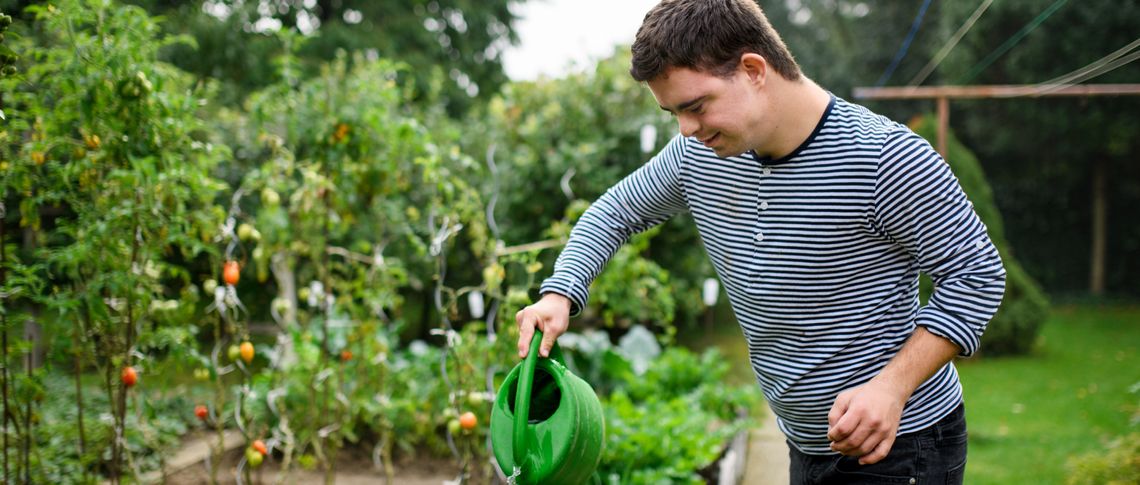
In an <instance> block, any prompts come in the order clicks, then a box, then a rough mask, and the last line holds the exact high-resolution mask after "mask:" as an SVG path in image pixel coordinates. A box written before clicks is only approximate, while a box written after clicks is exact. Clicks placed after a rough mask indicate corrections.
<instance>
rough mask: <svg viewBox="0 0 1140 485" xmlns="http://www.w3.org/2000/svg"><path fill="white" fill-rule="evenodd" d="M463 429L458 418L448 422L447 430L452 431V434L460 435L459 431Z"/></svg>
mask: <svg viewBox="0 0 1140 485" xmlns="http://www.w3.org/2000/svg"><path fill="white" fill-rule="evenodd" d="M462 430H463V429H462V428H461V427H460V426H459V420H458V419H452V420H450V421H448V422H447V431H448V432H450V433H451V435H452V436H459V432H460V431H462Z"/></svg>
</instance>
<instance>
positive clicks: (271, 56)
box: [137, 0, 525, 114]
mask: <svg viewBox="0 0 1140 485" xmlns="http://www.w3.org/2000/svg"><path fill="white" fill-rule="evenodd" d="M521 1H525V0H485V1H479V2H476V1H472V0H414V1H379V2H378V1H367V0H319V1H316V2H295V1H287V0H265V1H260V2H245V1H240V0H219V1H195V2H174V1H168V0H138V1H137V3H139V4H141V5H144V6H146V7H147V8H148V9H149V10H150V11H151V12H152V13H155V14H162V15H166V16H169V17H172V18H176V19H178V21H177V22H167V23H166V24H165V25H166V26H167V28H168V29H171V30H172V31H174V32H176V33H183V34H189V35H191V36H192V37H193V38H195V39H196V40H197V42H198V47H197V48H196V49H191V48H188V47H179V48H176V49H172V50H170V51H168V56H169V59H170V60H171V61H172V62H174V63H175V64H176V65H178V66H179V67H182V68H183V69H186V70H188V71H190V72H193V73H195V74H198V75H199V76H202V77H210V78H217V79H221V80H224V81H227V82H230V83H232V84H233V86H234V88H235V92H234V93H233V97H234V99H240V98H242V97H244V95H245V94H246V93H249V92H252V91H253V90H256V89H258V88H261V87H265V86H267V85H269V84H270V83H272V82H274V81H276V80H277V79H279V78H278V77H277V76H276V75H275V74H274V73H275V72H276V71H277V69H275V67H274V62H275V59H276V58H277V57H278V56H279V55H280V54H282V53H283V52H284V50H285V49H288V48H289V46H284V45H282V44H281V43H280V42H279V41H277V40H275V38H274V37H273V36H271V35H269V34H271V33H273V32H275V31H278V30H282V29H284V30H293V29H295V30H296V31H298V32H300V33H301V34H303V38H304V43H303V46H302V47H301V48H300V49H299V51H298V52H297V54H298V55H299V56H300V58H301V59H302V61H303V64H304V65H305V66H306V68H307V71H308V72H309V73H310V74H316V71H317V70H318V68H319V66H320V65H322V64H323V63H325V62H327V61H329V60H331V59H333V58H335V57H336V53H337V51H340V50H344V51H348V52H362V53H366V55H367V57H369V58H373V59H375V58H387V59H393V60H398V61H402V62H405V63H407V64H408V65H409V66H411V68H412V69H410V70H409V71H407V72H409V73H411V75H412V76H413V77H414V79H415V81H416V85H417V88H418V91H419V93H421V95H424V96H427V97H426V98H425V99H426V100H428V101H436V100H437V99H436V98H435V97H431V96H428V95H427V94H426V93H437V92H438V96H439V98H438V100H439V101H441V102H443V103H445V104H446V106H447V109H448V111H449V112H451V113H452V114H458V113H461V112H464V111H466V110H467V109H468V108H469V107H470V106H471V105H472V103H473V102H475V101H476V100H480V99H487V98H488V97H489V96H490V95H492V94H494V93H495V92H497V91H498V90H499V87H500V86H502V85H503V83H505V82H506V81H507V77H506V74H505V73H504V71H503V67H502V54H503V51H504V50H505V48H506V47H507V46H509V45H510V44H512V43H514V42H517V38H516V36H515V31H514V25H513V23H514V20H515V16H514V14H513V13H511V10H510V7H511V5H512V4H517V3H520V2H521Z"/></svg>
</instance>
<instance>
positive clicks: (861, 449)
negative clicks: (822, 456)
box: [831, 421, 878, 456]
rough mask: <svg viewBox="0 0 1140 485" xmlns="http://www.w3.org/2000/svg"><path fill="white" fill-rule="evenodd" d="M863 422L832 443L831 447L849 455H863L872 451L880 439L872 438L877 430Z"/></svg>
mask: <svg viewBox="0 0 1140 485" xmlns="http://www.w3.org/2000/svg"><path fill="white" fill-rule="evenodd" d="M861 424H862V426H859V427H856V428H855V429H854V430H852V431H851V434H850V435H848V436H847V437H846V438H843V439H842V440H840V441H836V442H833V443H831V449H832V450H834V451H838V452H840V453H842V454H844V455H848V456H863V455H865V454H867V453H870V452H871V451H872V450H873V449H874V447H875V446H876V445H877V444H878V441H876V440H872V439H871V438H873V437H874V431H875V430H874V429H872V428H871V427H870V426H868V425H867V423H866V422H863V421H861Z"/></svg>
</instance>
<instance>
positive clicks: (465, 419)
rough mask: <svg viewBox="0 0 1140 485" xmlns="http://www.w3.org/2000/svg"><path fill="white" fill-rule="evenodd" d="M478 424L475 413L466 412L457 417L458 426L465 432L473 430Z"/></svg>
mask: <svg viewBox="0 0 1140 485" xmlns="http://www.w3.org/2000/svg"><path fill="white" fill-rule="evenodd" d="M477 424H479V419H478V418H476V417H475V413H473V412H471V411H467V412H465V413H463V414H461V415H459V426H460V427H461V428H463V429H465V430H467V431H471V430H473V429H475V425H477Z"/></svg>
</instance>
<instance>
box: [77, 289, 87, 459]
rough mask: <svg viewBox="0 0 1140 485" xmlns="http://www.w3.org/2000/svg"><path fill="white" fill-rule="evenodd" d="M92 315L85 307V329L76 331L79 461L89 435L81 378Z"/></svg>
mask: <svg viewBox="0 0 1140 485" xmlns="http://www.w3.org/2000/svg"><path fill="white" fill-rule="evenodd" d="M90 319H91V315H90V314H89V313H87V311H86V305H84V312H83V314H82V319H81V320H80V321H81V322H83V323H84V327H85V328H78V329H76V331H75V334H76V336H75V345H76V346H77V349H76V351H75V410H76V413H75V414H76V422H77V424H78V425H79V460H80V462H82V461H83V457H84V456H86V455H87V433H86V432H85V431H84V430H83V386H82V380H81V377H82V376H83V349H84V345H83V344H84V342H83V335H85V334H86V333H87V329H88V328H91V320H90ZM83 475H84V477H86V475H87V467H83Z"/></svg>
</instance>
